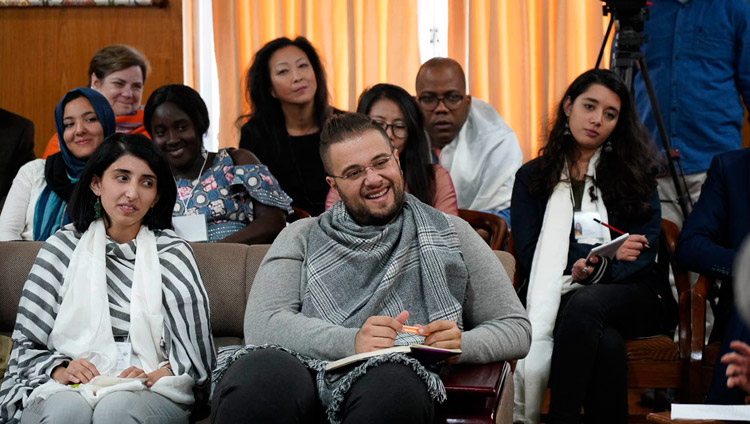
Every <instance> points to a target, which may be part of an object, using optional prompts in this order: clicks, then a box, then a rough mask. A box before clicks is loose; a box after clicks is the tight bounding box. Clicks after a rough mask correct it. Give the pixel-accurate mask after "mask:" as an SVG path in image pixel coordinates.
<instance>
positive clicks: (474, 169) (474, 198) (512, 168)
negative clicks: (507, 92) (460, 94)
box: [440, 97, 523, 211]
mask: <svg viewBox="0 0 750 424" xmlns="http://www.w3.org/2000/svg"><path fill="white" fill-rule="evenodd" d="M522 162H523V154H522V153H521V148H520V147H519V145H518V139H517V138H516V134H515V133H514V132H513V130H512V129H511V128H510V127H509V126H508V124H506V123H505V121H504V120H503V118H501V117H500V115H499V114H498V113H497V111H496V110H495V108H493V107H492V106H491V105H490V104H488V103H486V102H483V101H482V100H480V99H477V98H475V97H472V98H471V108H470V109H469V117H468V118H467V120H466V123H465V124H464V126H463V127H462V128H461V131H459V133H458V135H457V136H456V139H455V140H453V141H452V142H450V143H449V144H448V145H446V146H445V147H443V149H442V150H441V152H440V165H442V166H443V168H445V169H446V170H448V172H449V173H450V176H451V179H452V180H453V186H454V187H455V189H456V200H457V202H458V207H459V208H461V209H471V210H477V211H481V210H493V211H501V210H503V209H507V208H509V207H510V197H511V194H512V192H513V181H514V180H515V175H516V171H518V168H520V167H521V163H522Z"/></svg>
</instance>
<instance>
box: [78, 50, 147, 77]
mask: <svg viewBox="0 0 750 424" xmlns="http://www.w3.org/2000/svg"><path fill="white" fill-rule="evenodd" d="M133 66H137V67H139V68H141V73H142V74H143V82H144V83H145V82H146V76H148V72H149V70H150V69H151V66H150V65H149V63H148V59H146V57H145V56H144V55H143V54H142V53H141V52H139V51H138V50H136V49H134V48H133V47H130V46H126V45H123V44H115V45H112V46H106V47H102V48H101V49H99V51H98V52H96V53H94V56H93V57H92V58H91V62H89V74H88V79H89V85H91V74H96V77H97V78H99V79H100V80H101V79H104V78H106V77H107V75H109V74H111V73H112V72H117V71H122V70H123V69H128V68H130V67H133Z"/></svg>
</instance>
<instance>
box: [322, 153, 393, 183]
mask: <svg viewBox="0 0 750 424" xmlns="http://www.w3.org/2000/svg"><path fill="white" fill-rule="evenodd" d="M392 157H393V155H392V154H390V155H388V156H383V157H381V158H378V159H375V160H374V161H372V163H371V164H370V165H369V166H362V167H359V168H352V169H350V170H348V171H346V172H344V175H330V177H331V178H341V179H343V180H350V181H356V180H358V179H360V178H362V177H364V176H365V174H366V173H367V169H368V168H369V169H372V170H373V171H380V170H383V169H385V167H386V166H388V162H390V161H391V158H392Z"/></svg>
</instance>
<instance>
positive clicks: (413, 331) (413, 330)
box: [401, 325, 430, 337]
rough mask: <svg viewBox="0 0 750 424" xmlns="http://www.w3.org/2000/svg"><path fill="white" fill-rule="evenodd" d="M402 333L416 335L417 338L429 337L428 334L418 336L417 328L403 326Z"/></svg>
mask: <svg viewBox="0 0 750 424" xmlns="http://www.w3.org/2000/svg"><path fill="white" fill-rule="evenodd" d="M401 332H402V333H409V334H416V335H418V336H425V337H426V336H429V335H430V333H424V334H419V327H413V326H411V325H404V326H402V327H401Z"/></svg>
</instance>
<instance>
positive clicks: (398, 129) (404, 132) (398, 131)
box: [372, 119, 409, 138]
mask: <svg viewBox="0 0 750 424" xmlns="http://www.w3.org/2000/svg"><path fill="white" fill-rule="evenodd" d="M372 122H374V123H376V124H378V125H380V126H381V127H383V130H384V131H385V132H388V128H390V129H391V131H393V136H394V137H396V138H406V137H408V136H409V129H408V128H407V127H406V125H405V124H402V123H400V122H398V123H395V124H389V123H387V122H385V121H381V120H378V119H373V120H372Z"/></svg>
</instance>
